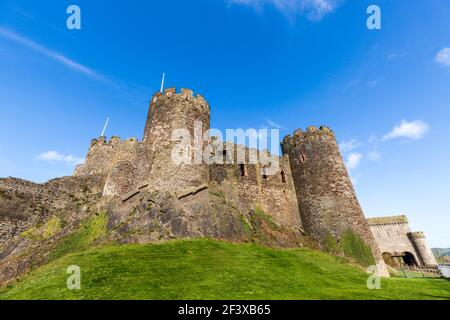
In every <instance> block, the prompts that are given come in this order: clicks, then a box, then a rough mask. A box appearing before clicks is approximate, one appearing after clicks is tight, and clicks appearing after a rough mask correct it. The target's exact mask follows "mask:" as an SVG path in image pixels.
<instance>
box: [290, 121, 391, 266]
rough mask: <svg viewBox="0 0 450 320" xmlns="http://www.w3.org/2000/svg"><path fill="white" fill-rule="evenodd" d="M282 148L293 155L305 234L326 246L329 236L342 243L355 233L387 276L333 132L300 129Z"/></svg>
mask: <svg viewBox="0 0 450 320" xmlns="http://www.w3.org/2000/svg"><path fill="white" fill-rule="evenodd" d="M282 149H283V154H286V155H288V156H289V160H290V165H291V170H292V175H293V179H294V184H295V189H296V193H297V199H298V203H299V208H300V213H301V217H302V222H303V227H304V228H305V232H306V233H307V234H309V235H311V236H312V237H313V238H315V239H316V240H317V241H319V242H320V243H322V244H325V243H326V240H327V237H328V236H329V235H331V236H333V237H335V238H336V239H337V240H338V241H339V239H340V237H341V236H342V235H343V234H344V233H345V232H346V231H347V230H352V231H353V232H354V233H356V234H357V235H359V236H360V237H361V238H362V239H364V241H365V242H366V243H367V244H368V245H369V246H370V247H371V248H372V252H373V255H374V257H375V260H376V261H377V263H379V264H380V266H381V267H382V268H383V270H382V272H383V273H384V274H387V269H386V268H385V265H384V262H383V259H382V256H381V252H380V250H379V248H378V246H377V244H376V242H375V239H374V238H373V235H372V233H371V231H370V228H369V225H368V223H367V221H366V219H365V217H364V214H363V211H362V209H361V206H360V204H359V202H358V199H357V197H356V194H355V191H354V189H353V185H352V182H351V180H350V177H349V175H348V172H347V169H346V167H345V165H344V161H343V159H342V156H341V154H340V151H339V147H338V144H337V142H336V138H335V136H334V134H333V132H332V131H331V130H330V129H329V128H327V127H321V128H320V129H319V128H316V127H309V128H308V129H307V131H306V132H303V131H302V130H300V129H299V130H296V131H295V132H294V135H293V136H292V137H291V136H287V137H285V138H284V140H283V142H282Z"/></svg>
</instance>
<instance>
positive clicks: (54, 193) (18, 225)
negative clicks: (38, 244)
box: [0, 175, 104, 247]
mask: <svg viewBox="0 0 450 320" xmlns="http://www.w3.org/2000/svg"><path fill="white" fill-rule="evenodd" d="M103 185H104V179H103V178H102V176H97V175H91V176H84V177H64V178H58V179H53V180H50V181H48V182H47V183H44V184H38V183H33V182H29V181H24V180H21V179H14V178H7V179H0V247H1V246H2V245H4V244H5V243H6V242H8V241H10V240H12V239H13V238H15V237H17V236H19V235H21V234H22V233H23V232H24V231H26V230H27V229H29V228H31V227H32V226H37V225H40V224H42V223H43V222H44V221H46V220H47V219H48V218H49V217H51V216H52V215H57V214H59V213H66V212H70V211H71V210H73V209H75V208H79V206H80V205H81V204H86V203H89V202H95V201H97V200H99V195H101V190H102V189H103Z"/></svg>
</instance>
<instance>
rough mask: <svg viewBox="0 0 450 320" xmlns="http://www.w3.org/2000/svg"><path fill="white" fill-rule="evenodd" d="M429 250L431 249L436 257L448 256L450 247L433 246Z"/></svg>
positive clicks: (449, 255)
mask: <svg viewBox="0 0 450 320" xmlns="http://www.w3.org/2000/svg"><path fill="white" fill-rule="evenodd" d="M431 250H433V253H434V255H435V256H436V257H450V248H446V249H442V248H434V249H431Z"/></svg>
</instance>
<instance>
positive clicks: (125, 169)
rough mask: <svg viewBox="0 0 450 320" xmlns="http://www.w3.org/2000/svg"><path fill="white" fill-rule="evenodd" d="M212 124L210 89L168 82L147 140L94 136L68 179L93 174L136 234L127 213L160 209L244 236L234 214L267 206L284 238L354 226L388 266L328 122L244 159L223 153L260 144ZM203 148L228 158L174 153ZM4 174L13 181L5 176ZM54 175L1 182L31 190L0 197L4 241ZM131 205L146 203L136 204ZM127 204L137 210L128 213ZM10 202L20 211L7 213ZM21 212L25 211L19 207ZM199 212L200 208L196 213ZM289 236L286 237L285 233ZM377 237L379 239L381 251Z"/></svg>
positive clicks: (156, 101) (192, 227)
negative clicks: (276, 150)
mask: <svg viewBox="0 0 450 320" xmlns="http://www.w3.org/2000/svg"><path fill="white" fill-rule="evenodd" d="M199 124H201V125H200V126H199ZM209 129H210V106H209V104H208V102H207V101H206V100H205V98H203V97H202V96H200V95H198V94H197V95H195V94H194V93H193V92H192V91H191V90H189V89H181V90H180V92H178V91H177V90H176V89H175V88H169V89H166V90H165V91H164V92H163V93H161V92H158V93H156V94H155V95H153V97H152V99H151V101H150V106H149V111H148V117H147V122H146V125H145V128H144V134H143V139H142V140H139V139H137V138H130V139H126V140H122V139H120V138H119V137H112V138H111V139H110V140H109V141H108V140H107V139H106V137H100V138H98V139H93V140H92V141H91V145H90V148H89V151H88V153H87V156H86V159H85V161H84V163H83V164H82V165H79V166H78V167H77V168H76V169H75V172H74V176H73V177H68V178H64V179H69V180H67V182H70V181H72V180H73V179H75V180H73V181H77V183H78V187H77V188H78V189H79V187H80V183H88V182H89V181H90V177H97V178H96V183H99V184H98V186H99V187H100V188H101V191H100V193H101V194H102V198H101V203H102V205H105V206H106V207H107V208H113V207H114V208H116V209H114V210H115V211H114V210H113V212H112V215H111V216H112V217H115V218H114V219H116V221H110V222H109V223H111V224H114V223H118V224H119V226H120V227H121V228H122V227H123V233H124V234H125V233H127V234H128V235H132V234H133V233H132V232H131V231H130V230H128V229H129V227H130V226H129V225H127V223H128V222H127V221H131V220H130V219H135V220H133V221H135V222H133V228H135V229H136V228H139V227H140V226H139V223H138V222H137V221H138V220H137V218H138V217H139V218H142V219H144V220H145V221H146V223H147V224H149V225H151V224H154V223H159V222H161V221H165V218H164V215H168V216H169V215H171V217H172V218H173V219H172V218H171V219H172V220H171V221H172V222H171V223H172V225H173V226H174V227H173V228H172V229H171V230H172V231H173V234H175V235H177V234H179V235H182V236H195V235H200V236H209V235H213V236H214V237H219V238H221V236H223V234H221V233H226V237H223V238H226V239H232V240H238V239H241V238H242V237H243V233H245V232H244V231H245V230H244V229H245V228H243V226H241V225H238V223H240V221H241V220H242V221H243V223H244V222H245V223H244V224H248V225H251V224H252V223H251V222H255V221H256V220H255V219H256V218H255V216H256V215H258V214H259V215H260V217H261V214H262V213H261V212H264V214H267V215H268V216H269V218H270V219H269V220H267V219H266V220H267V221H268V222H267V223H268V224H269V225H271V224H272V222H273V223H274V224H276V226H275V229H277V230H278V231H276V232H275V231H273V232H272V231H270V234H272V235H274V234H277V235H278V236H283V235H282V234H283V232H284V231H283V232H280V231H279V230H289V237H286V239H291V238H292V237H291V236H292V235H298V236H303V235H305V234H306V235H307V236H310V237H311V238H313V239H315V240H317V242H318V243H319V244H320V245H321V246H322V247H323V244H324V242H325V240H326V238H327V237H328V236H332V237H334V238H335V239H336V240H337V241H338V242H339V240H340V238H341V236H342V235H343V234H344V233H345V232H346V231H349V230H350V231H352V232H353V233H355V234H356V235H358V236H359V237H360V238H361V239H363V240H364V241H365V242H366V243H367V245H368V246H370V248H371V250H372V253H373V256H374V258H375V260H376V261H377V263H378V264H379V266H380V271H381V272H382V274H383V275H388V274H387V269H386V266H385V264H384V261H383V258H382V252H385V251H386V252H391V253H395V254H396V253H397V252H396V251H395V250H394V249H392V250H391V248H388V249H389V250H388V249H384V248H385V247H386V246H385V244H386V245H387V243H388V242H389V241H387V240H383V241H382V242H380V241H379V237H378V234H377V233H376V232H375V233H373V232H374V230H375V229H374V228H380V227H375V226H374V225H372V222H370V221H371V220H369V223H370V227H369V223H368V222H367V220H366V219H365V218H364V215H363V212H362V209H361V206H360V205H359V202H358V199H357V196H356V194H355V191H354V189H353V186H352V183H351V180H350V178H349V175H348V172H347V169H346V167H345V165H344V162H343V160H342V156H341V154H340V152H339V148H338V145H337V142H336V138H335V136H334V133H333V132H332V131H331V130H330V129H329V128H327V127H320V128H317V127H309V128H308V129H307V130H306V131H302V130H300V129H298V130H296V131H295V132H294V134H293V135H292V136H287V137H285V138H284V140H283V141H282V155H281V156H271V155H268V154H265V156H266V157H267V156H268V157H269V159H272V162H271V163H270V164H268V165H267V164H261V163H256V164H249V163H247V162H243V163H242V162H239V161H237V160H239V159H236V158H234V160H235V161H233V162H227V161H226V160H227V158H228V157H236V152H235V151H236V150H237V149H240V148H243V149H244V150H245V154H246V157H248V156H249V154H250V151H252V152H253V151H254V150H251V149H248V148H246V147H244V146H240V145H236V144H234V143H221V142H218V141H217V140H216V139H215V138H214V137H209ZM180 130H184V133H186V132H187V133H188V135H190V137H191V138H192V140H193V141H201V143H199V144H198V143H197V144H196V143H194V144H192V145H190V146H188V147H187V148H186V149H185V150H177V149H176V146H178V145H179V143H180V141H181V140H182V139H183V136H184V135H183V134H181V133H182V131H180ZM174 150H175V151H174ZM204 150H208V151H207V152H210V153H211V155H214V156H217V155H218V154H219V155H221V156H222V157H223V158H224V160H225V161H224V163H214V164H207V163H205V162H200V163H192V164H186V163H184V164H181V163H176V162H174V161H173V160H172V159H173V155H174V152H175V153H183V152H185V153H186V154H188V156H189V157H190V158H192V159H194V160H195V159H196V158H197V159H198V158H199V157H200V159H202V156H203V151H204ZM256 152H257V154H258V157H259V156H261V155H262V154H261V153H262V151H256ZM275 160H277V161H278V163H279V169H278V171H277V172H276V173H275V174H270V175H268V174H266V170H267V168H268V166H269V167H270V166H271V165H272V163H273V161H275ZM70 179H72V180H70ZM77 179H78V180H77ZM70 183H72V182H70ZM2 184H3V185H5V184H7V181H6V180H5V181H3V182H2ZM54 184H55V183H54V182H53V183H50V184H46V185H35V184H29V183H27V182H21V183H18V182H17V181H16V182H15V183H14V184H13V187H12V188H8V187H7V186H4V187H3V189H2V188H1V187H2V186H1V184H0V196H2V193H1V192H3V198H4V199H10V198H11V199H15V198H14V197H12V196H11V192H13V191H11V190H13V189H17V188H19V186H22V185H23V186H22V187H20V188H21V189H24V188H25V189H24V190H25V191H24V192H22V193H20V192H19V193H18V194H17V195H16V196H15V197H16V198H17V197H19V198H20V197H24V198H26V199H28V200H26V201H24V202H23V203H22V204H21V205H22V206H24V208H23V210H22V209H20V208H19V209H18V208H13V206H14V205H15V204H17V203H20V202H19V201H15V200H14V201H12V202H11V201H10V202H8V201H9V200H5V201H3V202H2V201H0V204H2V206H0V209H1V210H0V247H1V244H2V243H4V242H6V241H8V240H10V239H11V238H12V237H14V236H17V235H18V234H20V233H21V232H23V230H25V229H26V228H27V226H29V225H30V223H31V221H32V220H33V219H37V217H40V216H45V214H41V213H39V212H37V211H38V210H39V208H36V206H33V205H32V203H33V201H34V200H33V199H35V198H36V197H37V198H39V201H38V202H42V199H43V197H44V196H43V195H44V194H45V192H47V191H48V188H52V186H54ZM27 188H28V189H27ZM2 190H3V191H2ZM26 190H28V191H29V196H24V194H28V191H26ZM36 190H37V191H36ZM77 192H79V190H78V191H77ZM94 194H95V192H94ZM54 195H55V197H56V198H55V199H58V198H62V199H66V197H69V194H68V190H66V189H64V190H60V191H59V192H58V193H55V194H54ZM137 195H139V196H138V197H137ZM8 197H9V198H8ZM145 199H147V200H148V201H147V200H145ZM155 199H156V200H155ZM163 199H172V200H170V201H172V202H173V205H172V207H171V206H169V207H170V208H168V209H167V208H164V207H165V206H166V205H164V203H163ZM69 200H70V199H69ZM54 201H56V200H54ZM64 201H65V202H66V204H67V203H71V202H70V201H68V200H67V201H66V200H64ZM64 201H63V202H64ZM145 201H147V202H148V203H158V206H156V205H147V204H146V205H144V202H145ZM158 201H160V202H161V203H159V202H158ZM164 201H165V200H164ZM167 201H169V200H167ZM44 202H45V201H44ZM27 204H29V205H27ZM135 205H139V206H140V207H138V208H137V209H136V208H135V207H134V209H133V206H135ZM167 206H168V205H167ZM62 207H64V206H62ZM150 207H152V208H154V209H152V210H153V211H152V215H154V216H155V217H156V218H155V219H153V220H151V221H150V220H148V215H147V214H148V212H147V211H146V210H147V209H148V208H150ZM42 208H44V209H45V210H50V211H54V206H53V204H52V205H49V204H47V203H44V205H43V206H42ZM155 208H156V209H155ZM158 208H159V209H158ZM148 210H150V209H148ZM130 211H131V213H133V212H134V213H135V214H137V216H135V217H134V218H130V217H129V216H128V215H129V214H131V213H130ZM8 212H15V214H14V215H9V214H8ZM18 212H25V214H24V215H23V216H21V215H20V214H18ZM231 212H233V214H231ZM140 213H142V215H141V216H139V214H140ZM199 216H201V218H199V219H196V218H195V217H199ZM232 216H233V217H232ZM127 217H128V218H127ZM158 221H159V222H158ZM166 225H169V224H168V223H165V225H164V226H163V227H165V226H166ZM125 226H126V228H125ZM146 227H147V225H146ZM266 227H267V226H266ZM278 227H280V228H281V229H280V228H278ZM121 228H117V229H116V230H119V231H120V230H122V229H121ZM127 228H128V229H127ZM247 229H248V228H247ZM136 230H137V229H136ZM136 230H135V233H134V234H135V235H136V236H135V237H137V235H139V237H140V238H139V239H140V240H139V241H141V242H142V241H147V240H142V239H165V237H166V235H163V234H161V232H160V233H158V232H153V231H152V232H153V233H151V234H150V235H149V234H146V235H144V234H142V233H146V232H147V231H148V230H149V229H148V228H147V229H146V230H147V231H146V230H144V231H143V230H138V231H139V232H138V231H136ZM405 231H406V230H405ZM246 232H248V230H247V231H246ZM251 232H252V233H253V234H254V233H255V232H256V231H255V230H253V229H252V230H251ZM277 232H278V233H277ZM168 234H170V232H169V233H168ZM406 234H408V237H409V238H408V239H410V241H409V244H410V246H409V247H408V248H407V249H405V251H406V250H408V252H411V253H412V254H413V255H415V257H416V259H417V261H420V263H422V264H425V265H432V264H433V263H434V260H433V258H432V256H430V255H429V252H428V248H427V246H426V243H425V239H424V237H423V235H422V234H420V233H410V232H409V231H408V232H404V233H403V235H406ZM405 237H406V236H405ZM169 238H170V237H169ZM294 238H295V236H294ZM286 239H285V240H283V241H281V242H283V243H289V241H288V240H286ZM405 239H406V238H405ZM275 242H276V241H275ZM294 242H295V241H294ZM294 242H292V241H291V242H290V243H294ZM405 243H406V240H405ZM379 247H382V249H381V251H380V249H379Z"/></svg>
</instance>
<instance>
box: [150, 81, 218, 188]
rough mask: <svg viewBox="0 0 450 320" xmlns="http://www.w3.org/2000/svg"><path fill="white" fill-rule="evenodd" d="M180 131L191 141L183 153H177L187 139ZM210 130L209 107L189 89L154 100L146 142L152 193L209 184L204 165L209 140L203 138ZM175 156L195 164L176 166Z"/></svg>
mask: <svg viewBox="0 0 450 320" xmlns="http://www.w3.org/2000/svg"><path fill="white" fill-rule="evenodd" d="M180 129H181V130H187V131H188V133H189V134H188V136H189V137H190V138H191V139H190V140H191V141H186V145H185V147H186V148H184V150H174V147H175V146H176V145H177V144H180V142H182V139H183V137H186V135H183V134H182V132H180V133H177V130H180ZM209 129H210V110H209V105H208V103H207V102H206V100H205V99H204V98H203V97H202V96H200V95H197V96H194V95H193V92H192V91H191V90H188V89H182V90H181V93H177V92H176V89H173V88H171V89H167V90H166V91H165V92H164V94H162V93H157V94H155V95H154V96H153V98H152V100H151V103H150V108H149V111H148V117H147V123H146V126H145V131H144V140H143V147H144V148H145V149H146V152H147V155H146V156H147V158H148V162H149V164H150V171H149V174H148V183H149V185H150V187H151V188H152V189H155V190H169V191H170V190H172V191H173V190H176V189H184V188H188V187H195V186H198V185H201V184H207V183H208V181H209V168H208V165H207V164H205V163H204V162H203V150H204V149H205V147H206V145H207V140H203V137H204V135H205V132H207V131H208V130H209ZM195 141H205V142H204V143H195ZM174 152H179V153H183V154H184V155H185V156H187V158H188V159H189V160H190V161H191V162H192V163H191V164H189V163H184V164H181V165H180V164H177V163H176V162H174V160H173V158H174V154H173V153H174ZM179 156H180V157H183V155H179ZM194 161H195V162H194Z"/></svg>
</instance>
